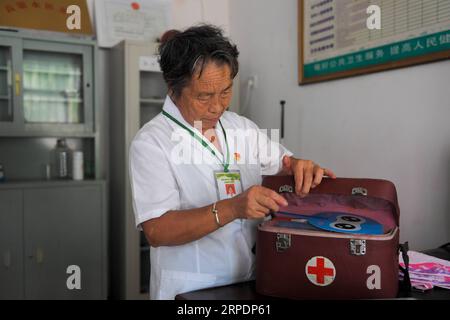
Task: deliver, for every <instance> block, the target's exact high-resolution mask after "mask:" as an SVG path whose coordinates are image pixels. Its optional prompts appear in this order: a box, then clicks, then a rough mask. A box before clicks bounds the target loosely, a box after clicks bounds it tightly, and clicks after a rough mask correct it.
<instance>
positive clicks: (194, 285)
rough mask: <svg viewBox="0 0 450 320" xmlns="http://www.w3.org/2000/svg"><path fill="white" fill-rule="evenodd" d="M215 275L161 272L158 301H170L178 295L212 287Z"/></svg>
mask: <svg viewBox="0 0 450 320" xmlns="http://www.w3.org/2000/svg"><path fill="white" fill-rule="evenodd" d="M216 279H217V277H216V275H213V274H208V273H196V272H186V271H174V270H164V269H163V270H162V272H161V282H160V284H161V286H160V288H159V297H158V298H159V299H161V300H172V299H174V298H175V296H176V295H177V294H179V293H185V292H190V291H195V290H199V289H204V288H208V287H212V286H214V284H215V283H216Z"/></svg>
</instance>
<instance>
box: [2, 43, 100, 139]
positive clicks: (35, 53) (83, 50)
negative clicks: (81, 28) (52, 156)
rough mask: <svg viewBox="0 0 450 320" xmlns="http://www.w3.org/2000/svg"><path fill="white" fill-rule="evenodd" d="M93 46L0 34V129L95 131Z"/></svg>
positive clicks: (7, 132) (64, 132)
mask: <svg viewBox="0 0 450 320" xmlns="http://www.w3.org/2000/svg"><path fill="white" fill-rule="evenodd" d="M92 48H93V47H92V45H88V44H80V43H61V42H57V41H46V40H32V39H14V38H12V37H11V38H10V37H2V36H0V134H1V135H6V136H14V135H17V136H33V135H54V134H58V135H74V134H75V135H76V134H80V135H82V134H90V133H93V132H94V107H93V106H94V98H93V49H92Z"/></svg>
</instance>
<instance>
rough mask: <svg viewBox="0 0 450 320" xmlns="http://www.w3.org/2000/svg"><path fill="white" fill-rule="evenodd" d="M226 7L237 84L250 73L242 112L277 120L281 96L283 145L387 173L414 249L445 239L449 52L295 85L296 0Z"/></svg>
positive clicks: (449, 206) (449, 184)
mask: <svg viewBox="0 0 450 320" xmlns="http://www.w3.org/2000/svg"><path fill="white" fill-rule="evenodd" d="M229 10H230V33H231V38H232V39H233V40H234V41H235V42H236V43H237V44H238V47H239V49H240V51H241V56H240V63H241V71H240V72H241V74H240V79H241V89H243V88H244V85H245V84H244V83H242V82H245V80H246V79H247V78H248V77H249V76H250V75H257V76H258V87H257V88H256V90H255V91H254V93H253V97H252V104H251V108H250V110H249V111H248V115H249V117H251V118H252V119H253V120H255V121H256V122H257V123H258V124H259V125H260V126H261V127H263V128H279V123H280V120H279V119H280V107H279V100H281V99H285V100H286V101H287V103H286V118H285V119H286V137H285V145H286V146H287V147H288V148H290V149H291V150H292V151H293V152H294V153H295V154H296V155H297V156H299V157H302V158H308V159H312V160H314V161H316V162H318V163H320V164H321V165H323V166H326V167H329V168H332V169H334V170H335V172H336V173H337V175H338V176H343V177H372V178H384V179H388V180H391V181H393V182H394V183H395V184H396V187H397V191H398V195H399V201H400V209H401V221H400V225H401V241H409V242H410V246H411V247H412V248H413V249H416V250H421V249H426V248H432V247H436V246H438V245H440V244H443V243H445V242H448V241H450V200H449V199H450V99H449V98H450V85H449V84H450V61H448V60H447V61H441V62H435V63H431V64H426V65H421V66H414V67H409V68H405V69H400V70H393V71H387V72H381V73H376V74H372V75H366V76H360V77H353V78H349V79H343V80H337V81H330V82H323V83H319V84H313V85H307V86H298V85H297V82H298V81H297V79H298V78H297V55H298V51H297V50H298V49H297V0H282V1H273V0H244V1H243V0H230V9H229ZM244 95H245V90H241V102H242V101H244Z"/></svg>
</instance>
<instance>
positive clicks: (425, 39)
mask: <svg viewBox="0 0 450 320" xmlns="http://www.w3.org/2000/svg"><path fill="white" fill-rule="evenodd" d="M374 4H375V5H378V6H379V7H380V9H381V15H380V17H381V29H380V30H369V29H368V27H367V19H368V18H369V17H370V15H369V14H368V13H367V8H368V7H369V6H370V5H374ZM298 11H299V25H298V32H299V64H298V66H299V83H300V84H306V83H312V82H318V81H324V80H330V79H337V78H343V77H348V76H353V75H359V74H365V73H370V72H376V71H381V70H387V69H392V68H398V67H404V66H408V65H413V64H419V63H424V62H429V61H435V60H441V59H448V58H450V0H298Z"/></svg>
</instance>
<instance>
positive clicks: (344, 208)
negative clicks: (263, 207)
mask: <svg viewBox="0 0 450 320" xmlns="http://www.w3.org/2000/svg"><path fill="white" fill-rule="evenodd" d="M283 195H284V197H285V198H286V200H287V201H288V206H287V207H283V208H281V209H280V210H281V211H283V212H289V213H297V214H303V215H312V214H315V213H319V212H325V211H327V212H345V213H348V214H354V215H357V216H362V217H367V218H370V219H373V220H375V221H377V222H378V223H380V224H382V225H383V228H384V232H385V233H387V232H389V231H390V230H392V229H394V228H395V227H396V222H395V218H394V208H393V206H392V205H391V204H390V203H389V202H388V201H386V200H383V199H377V198H371V197H365V196H346V195H333V194H309V195H307V196H306V197H305V198H300V197H299V196H297V195H296V194H294V193H284V194H283Z"/></svg>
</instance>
